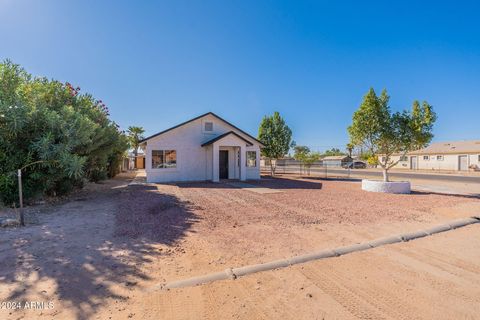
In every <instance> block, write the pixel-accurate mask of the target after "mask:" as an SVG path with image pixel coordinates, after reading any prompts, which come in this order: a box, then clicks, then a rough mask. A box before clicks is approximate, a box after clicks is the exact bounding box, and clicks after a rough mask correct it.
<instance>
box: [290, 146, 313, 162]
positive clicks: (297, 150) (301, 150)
mask: <svg viewBox="0 0 480 320" xmlns="http://www.w3.org/2000/svg"><path fill="white" fill-rule="evenodd" d="M293 152H294V153H293V157H294V158H295V159H297V157H299V156H301V155H303V154H307V153H309V152H310V148H309V147H307V146H297V145H296V146H294V147H293Z"/></svg>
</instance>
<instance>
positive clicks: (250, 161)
mask: <svg viewBox="0 0 480 320" xmlns="http://www.w3.org/2000/svg"><path fill="white" fill-rule="evenodd" d="M256 166H257V152H256V151H247V167H256Z"/></svg>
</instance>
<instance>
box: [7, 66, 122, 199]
mask: <svg viewBox="0 0 480 320" xmlns="http://www.w3.org/2000/svg"><path fill="white" fill-rule="evenodd" d="M126 149H127V140H126V137H125V135H124V133H123V132H121V131H120V130H119V127H118V125H117V124H115V122H113V121H111V120H110V119H109V112H108V108H107V107H106V106H105V104H104V103H103V102H102V101H101V100H96V99H94V98H93V97H92V96H91V95H89V94H81V93H80V88H78V87H76V88H74V87H73V86H72V85H71V84H69V83H68V82H67V83H61V82H58V81H55V80H48V79H46V78H34V77H32V76H31V75H30V74H28V73H27V72H26V71H25V70H24V69H23V68H21V67H20V66H19V65H16V64H13V63H12V62H10V61H8V60H7V61H4V62H3V63H0V200H1V201H3V202H4V203H5V204H7V205H11V204H12V203H14V202H16V201H18V199H17V197H18V196H17V192H18V189H17V188H18V187H17V177H16V171H17V169H19V168H22V167H24V166H27V167H26V168H25V169H24V170H23V171H22V174H23V180H22V181H23V185H24V190H23V192H24V196H25V198H29V197H33V196H35V195H43V194H49V195H59V194H65V193H68V192H70V191H71V190H73V188H75V187H78V186H81V185H82V184H83V181H84V180H85V179H88V180H92V181H99V180H101V179H105V178H107V177H108V176H112V175H114V174H115V173H116V172H117V169H116V168H115V169H114V168H113V166H115V165H116V166H117V167H118V165H117V164H118V163H119V162H120V159H121V157H122V155H123V154H124V152H125V151H126ZM32 163H34V164H33V165H30V166H29V164H32Z"/></svg>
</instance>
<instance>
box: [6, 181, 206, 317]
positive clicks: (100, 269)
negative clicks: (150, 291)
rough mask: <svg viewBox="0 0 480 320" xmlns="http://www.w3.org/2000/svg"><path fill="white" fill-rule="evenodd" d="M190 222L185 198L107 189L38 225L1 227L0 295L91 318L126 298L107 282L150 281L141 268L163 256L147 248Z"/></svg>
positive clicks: (170, 240) (178, 234) (168, 241)
mask: <svg viewBox="0 0 480 320" xmlns="http://www.w3.org/2000/svg"><path fill="white" fill-rule="evenodd" d="M196 221H197V217H196V216H195V215H194V214H193V212H192V210H191V208H190V206H189V204H188V203H183V202H181V201H180V200H179V199H177V198H176V197H175V196H172V195H163V194H160V193H158V192H156V188H155V187H146V186H134V187H124V188H118V189H112V188H111V186H109V187H108V188H107V189H106V190H104V191H103V192H102V193H97V194H94V195H90V196H89V197H88V198H87V199H86V200H84V201H82V202H75V201H71V202H69V203H66V204H64V205H62V206H61V207H59V208H56V210H55V211H54V212H50V213H49V214H48V215H47V216H45V217H44V221H43V222H42V223H41V224H40V225H37V226H27V227H25V228H18V229H11V230H8V231H4V230H0V232H2V233H3V234H0V236H1V237H2V241H1V242H0V287H2V288H3V287H4V286H7V288H8V290H3V289H2V290H1V292H0V298H1V299H0V300H3V301H31V300H35V301H51V300H53V301H56V303H57V306H58V308H59V307H60V306H59V305H58V304H60V301H58V300H61V305H62V307H64V308H65V307H68V308H69V309H70V310H71V311H72V312H73V313H74V314H75V317H76V318H78V319H87V318H90V317H91V316H92V315H93V314H94V313H95V311H96V310H97V309H98V308H100V307H101V306H102V305H103V304H104V302H105V301H106V300H107V299H114V300H117V301H119V302H120V303H121V301H122V300H127V299H129V296H128V294H120V293H118V292H119V291H118V290H114V289H113V288H112V285H115V286H118V285H120V286H122V287H124V289H125V290H122V291H121V292H129V291H128V290H131V289H132V287H134V286H136V285H137V282H138V281H141V280H146V279H149V276H148V274H144V273H143V272H142V271H141V268H140V267H141V266H142V264H144V263H148V262H150V261H151V259H152V258H153V257H155V256H158V255H162V253H161V252H160V251H158V248H155V247H154V246H156V245H161V244H163V245H168V246H171V245H174V244H175V242H177V241H179V240H180V239H182V238H183V237H184V236H185V234H186V232H187V231H188V230H189V229H190V228H191V226H192V224H194V223H195V222H196ZM117 289H118V288H117ZM60 311H61V310H58V312H60ZM56 312H57V311H56ZM30 315H33V314H27V317H29V316H30Z"/></svg>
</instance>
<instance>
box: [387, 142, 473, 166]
mask: <svg viewBox="0 0 480 320" xmlns="http://www.w3.org/2000/svg"><path fill="white" fill-rule="evenodd" d="M379 158H380V159H381V158H382V156H379ZM392 160H394V161H397V160H401V161H400V162H399V163H398V164H397V165H396V166H395V167H394V168H401V169H411V170H447V171H469V170H480V140H470V141H454V142H437V143H432V144H431V145H429V146H428V147H426V148H424V149H420V150H417V151H412V152H410V153H408V155H406V156H405V157H403V158H402V159H400V155H394V156H392Z"/></svg>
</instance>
